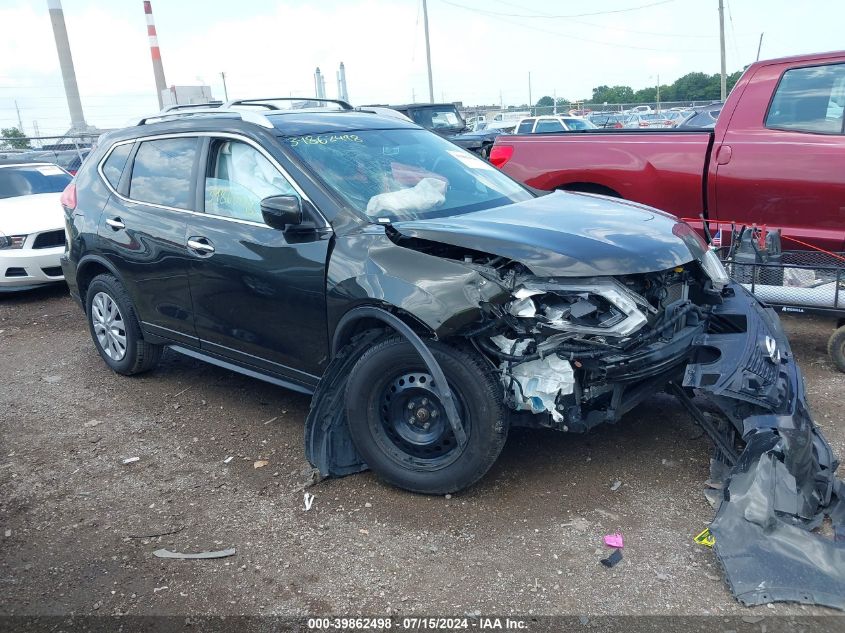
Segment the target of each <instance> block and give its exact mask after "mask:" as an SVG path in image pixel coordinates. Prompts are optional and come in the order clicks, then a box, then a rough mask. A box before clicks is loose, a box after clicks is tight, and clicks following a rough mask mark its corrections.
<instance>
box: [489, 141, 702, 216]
mask: <svg viewBox="0 0 845 633" xmlns="http://www.w3.org/2000/svg"><path fill="white" fill-rule="evenodd" d="M512 139H514V137H509V139H508V140H509V141H510V140H512ZM712 140H713V134H712V132H708V131H706V130H703V131H699V130H686V131H681V130H675V131H665V132H663V131H661V132H655V131H654V130H619V131H613V132H609V131H606V130H584V131H578V132H564V133H552V134H531V135H525V136H520V137H518V140H516V142H513V143H510V144H512V145H513V146H514V153H513V155H512V157H511V160H510V161H508V163H507V164H506V165H505V168H504V171H505V172H506V173H508V174H509V175H510V176H511V177H513V178H516V179H517V180H519V181H521V182H524V183H525V184H527V185H529V186H531V187H535V188H536V189H544V190H548V191H551V190H553V189H568V190H571V191H586V192H588V193H603V194H607V195H612V196H616V197H629V196H628V195H623V194H622V192H625V193H626V194H633V195H631V197H630V199H633V200H636V201H637V202H642V203H643V204H647V205H650V206H653V207H658V208H662V209H666V210H671V211H672V212H673V213H675V214H677V215H680V216H682V217H697V216H698V214H699V213H701V209H702V207H703V205H704V195H705V194H704V189H703V186H702V184H703V183H702V174H703V173H705V171H706V169H707V160H708V155H709V150H710V145H711V142H712ZM503 142H505V141H504V140H503ZM550 154H552V155H551V156H550ZM597 172H601V176H602V177H601V178H600V179H599V178H597V175H598V174H597ZM597 180H600V184H599V182H597Z"/></svg>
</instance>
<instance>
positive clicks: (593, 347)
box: [306, 196, 845, 609]
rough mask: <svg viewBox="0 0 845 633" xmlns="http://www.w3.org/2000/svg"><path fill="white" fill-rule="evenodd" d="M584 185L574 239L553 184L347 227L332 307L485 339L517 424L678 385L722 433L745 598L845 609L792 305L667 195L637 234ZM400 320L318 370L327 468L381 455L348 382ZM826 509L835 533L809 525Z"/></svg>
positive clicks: (431, 331) (715, 529)
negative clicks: (354, 409) (794, 348)
mask: <svg viewBox="0 0 845 633" xmlns="http://www.w3.org/2000/svg"><path fill="white" fill-rule="evenodd" d="M551 197H552V196H549V198H551ZM584 198H585V200H586V201H585V202H583V205H582V206H584V207H587V208H586V209H585V210H584V213H586V214H587V215H586V216H585V217H584V218H583V220H584V221H583V222H582V223H580V224H579V222H578V219H576V220H574V221H573V222H572V223H571V224H570V225H569V226H568V227H567V229H569V231H568V232H567V233H566V240H558V239H557V238H558V237H559V235H552V234H551V233H549V231H546V230H544V228H543V227H542V217H541V215H535V214H536V212H537V210H538V207H542V206H543V201H542V199H539V200H535V201H532V203H528V204H526V205H525V210H524V211H525V212H524V213H523V214H522V215H521V216H520V225H515V224H511V225H507V226H503V224H504V223H505V220H504V218H503V217H497V215H496V213H497V212H496V210H495V209H494V210H491V211H484V212H480V213H471V214H466V215H464V216H461V217H460V218H458V219H457V221H452V220H454V219H449V221H450V222H451V224H445V225H444V224H442V223H439V222H437V221H431V222H429V221H416V222H397V223H395V224H394V225H388V226H370V227H368V228H367V229H366V230H363V231H360V232H359V233H357V234H351V235H348V236H344V237H341V238H338V239H337V242H336V244H335V245H334V249H335V250H334V252H333V255H332V263H331V266H330V269H329V272H328V278H329V287H330V292H329V311H330V314H331V311H332V297H333V296H334V297H335V298H336V299H337V304H338V305H341V304H344V305H347V306H348V305H349V302H350V300H352V301H353V303H354V302H355V301H356V300H357V301H360V304H361V305H374V306H377V307H378V309H381V310H384V311H385V312H387V313H389V314H391V315H394V317H396V316H399V317H403V318H404V319H403V320H405V321H406V322H410V323H411V327H412V328H413V330H415V331H416V335H418V336H419V337H420V339H422V340H426V339H429V340H438V341H440V342H442V343H446V344H449V345H453V346H456V347H460V348H465V349H468V350H471V351H472V352H473V353H474V354H477V355H478V356H479V357H481V358H483V359H484V362H485V363H486V364H487V366H488V369H489V372H492V373H495V375H496V376H497V379H498V381H499V384H500V387H501V390H502V397H503V401H504V403H505V404H506V405H507V408H508V410H509V411H510V412H511V424H512V425H523V426H541V427H547V428H552V429H557V430H560V431H565V432H586V431H588V430H589V429H591V428H593V427H595V426H596V425H598V424H601V423H604V422H615V421H617V420H619V418H620V417H621V416H622V415H624V414H625V413H626V412H628V411H630V410H631V409H632V408H633V407H635V406H636V405H637V404H639V403H640V402H642V401H643V400H645V399H646V398H648V397H649V396H651V395H652V394H654V393H655V392H656V391H659V390H661V389H667V390H668V391H669V392H670V393H674V394H675V395H676V396H677V397H678V398H679V400H680V401H681V402H682V404H683V405H684V406H685V407H686V408H687V409H688V410H689V412H690V413H691V414H692V416H693V418H694V419H695V421H696V422H698V423H699V424H700V425H701V426H702V428H704V430H705V431H706V432H707V433H708V434H709V435H710V437H711V439H712V440H713V441H714V443H715V445H716V450H715V452H714V458H713V476H712V477H711V479H721V480H722V484H723V485H722V492H723V495H722V498H721V500H720V504H719V506H718V511H717V514H716V518H715V520H714V521H713V524H712V526H711V531H712V533H713V534H714V535H715V537H716V544H715V550H716V554H717V556H718V557H719V560H720V561H721V563H722V565H723V566H724V568H725V572H726V576H727V581H728V584H729V586H730V587H731V589H732V591H733V592H734V594H735V595H736V596H737V598H738V599H739V600H741V601H742V602H743V603H745V604H749V605H750V604H761V603H767V602H775V601H797V602H804V603H815V604H821V605H827V606H831V607H836V608H840V609H845V549H844V548H845V503H843V500H842V499H843V496H845V488H843V483H842V482H841V481H840V480H838V479H837V478H836V477H835V471H836V468H837V465H838V463H837V461H836V460H835V458H834V457H833V455H832V452H831V449H830V447H829V445H828V443H827V442H826V440H825V439H824V437H823V436H822V434H821V432H820V431H819V429H818V428H817V427H816V426H815V424H814V423H813V421H812V418H811V415H810V413H809V409H808V406H807V403H806V400H805V394H804V385H803V378H802V375H801V372H800V370H799V368H798V367H797V365H796V363H795V360H794V358H793V355H792V352H791V349H790V347H789V343H788V341H787V339H786V337H785V335H784V333H783V331H782V329H781V326H780V324H779V321H778V318H777V316H776V315H775V314H774V312H772V311H771V310H769V309H767V308H765V307H764V306H762V305H761V304H760V303H759V302H758V301H757V300H756V299H754V298H753V297H752V296H751V295H750V294H748V292H747V291H745V290H744V289H743V288H742V287H740V286H738V285H736V284H733V283H730V282H729V280H728V279H727V277H726V276H724V269H722V268H721V265H720V264H717V262H718V260H717V261H716V262H714V261H713V259H715V258H714V257H713V255H712V253H711V252H710V251H708V250H707V249H706V246H704V245H703V244H701V243H700V241H699V240H698V238H697V237H695V236H693V235H690V234H689V233H688V228H689V227H687V226H686V225H684V224H682V223H677V222H676V221H675V220H674V218H670V217H668V216H665V217H664V216H663V215H662V214H658V213H657V212H653V215H652V216H651V217H650V218H649V223H650V225H649V226H647V227H644V228H642V230H641V233H640V234H639V235H637V231H636V230H635V231H631V230H630V227H626V231H625V232H624V233H625V235H626V239H627V240H628V241H627V242H625V243H622V242H620V241H619V240H617V239H616V237H615V236H617V235H620V234H622V233H623V232H622V231H615V230H614V226H613V225H612V223H613V222H616V221H620V220H618V219H608V218H609V216H602V214H601V213H600V211H601V209H592V213H591V212H590V211H591V210H590V209H589V207H590V205H596V204H599V203H596V202H593V201H592V197H586V196H585V197H584ZM515 206H520V205H515ZM540 210H542V209H540ZM652 211H653V210H652ZM532 213H535V214H532ZM510 217H514V216H513V215H511V216H510ZM605 220H606V221H605ZM624 221H629V220H624ZM603 222H604V224H603ZM573 225H574V226H589V227H591V228H590V231H587V230H584V231H582V232H580V233H579V232H577V231H572V230H571V228H572V226H573ZM656 225H661V226H656ZM526 227H527V228H526ZM677 227H680V228H677ZM632 234H633V235H634V237H633V238H632V237H631V236H632ZM655 235H659V236H665V235H668V236H669V237H667V238H664V241H663V242H662V243H661V244H660V246H661V247H663V248H661V249H655V251H656V252H654V253H653V254H652V256H651V257H649V256H647V255H644V253H647V252H648V250H647V248H646V249H644V248H643V243H642V242H640V243H638V242H637V238H638V237H639V238H642V240H654V236H655ZM653 243H654V242H653V241H652V245H653ZM537 245H539V246H537ZM573 252H575V253H576V254H575V255H573ZM720 269H721V270H720ZM335 319H336V320H335V323H334V324H333V325H337V324H338V323H339V322H341V320H342V315H336V317H335ZM341 324H342V322H341ZM343 329H344V328H343V327H341V328H339V334H342V332H343ZM410 329H411V328H409V331H410ZM386 331H391V328H390V327H389V325H388V324H387V323H381V325H379V323H378V319H375V320H374V321H370V325H369V327H367V328H366V329H363V330H360V331H356V332H354V333H353V334H352V335H351V336H349V337H348V338H347V339H345V340H342V343H343V344H339V345H338V347H337V349H336V350H335V354H334V356H333V359H332V361H331V363H330V365H329V366H328V369H327V371H326V372H325V374H324V376H323V378H322V380H321V382H320V384H319V386H318V388H317V392H316V394H315V397H314V399H313V400H312V409H311V411H310V413H309V416H308V420H307V424H306V453H307V456H308V459H309V461H310V462H311V463H312V464H313V465H314V466H315V467H317V468H318V469H319V470H320V472H321V473H322V474H323V475H324V476H343V475H347V474H351V473H354V472H359V471H361V470H364V469H366V464H364V463H363V460H362V459H361V458H360V457H359V455H358V454H357V452H356V450H355V445H354V443H353V442H352V440H351V438H350V434H349V431H348V429H347V422H346V408H345V404H344V403H345V399H346V397H347V394H346V384H347V381H348V377H349V374H350V372H351V370H352V368H353V366H354V364H355V362H356V360H357V358H358V357H360V355H361V354H362V353H363V351H364V350H366V349H367V348H369V347H370V346H372V345H373V344H374V343H375V342H376V341H378V340H379V339H380V338H383V337H384V336H385V332H386ZM391 333H395V332H392V331H391ZM410 336H414V333H413V332H411V333H410ZM825 517H829V518H830V520H831V521H832V525H833V530H834V534H835V538H834V539H833V540H831V539H826V538H823V537H821V536H819V535H817V534H814V533H812V532H811V530H813V529H815V528H817V527H819V526H820V525H821V523H822V522H823V521H824V519H825Z"/></svg>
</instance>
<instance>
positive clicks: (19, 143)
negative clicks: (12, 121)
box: [0, 127, 32, 149]
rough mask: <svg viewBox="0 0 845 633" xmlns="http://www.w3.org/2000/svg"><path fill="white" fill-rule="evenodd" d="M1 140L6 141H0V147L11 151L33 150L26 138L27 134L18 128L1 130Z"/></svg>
mask: <svg viewBox="0 0 845 633" xmlns="http://www.w3.org/2000/svg"><path fill="white" fill-rule="evenodd" d="M0 138H3V139H6V140H3V141H0V147H6V148H9V149H32V147H31V146H30V144H29V141H28V140H27V138H26V134H24V133H23V132H21V131H20V130H19V129H18V128H16V127H4V128H3V129H0Z"/></svg>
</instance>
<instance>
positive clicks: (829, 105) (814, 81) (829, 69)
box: [766, 64, 845, 134]
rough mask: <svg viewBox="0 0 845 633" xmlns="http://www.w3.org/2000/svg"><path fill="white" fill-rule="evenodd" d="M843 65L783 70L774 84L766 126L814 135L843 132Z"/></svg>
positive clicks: (844, 104) (844, 91)
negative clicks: (775, 88) (777, 82)
mask: <svg viewBox="0 0 845 633" xmlns="http://www.w3.org/2000/svg"><path fill="white" fill-rule="evenodd" d="M843 106H845V64H829V65H826V66H810V67H807V68H793V69H791V70H787V71H786V72H785V73H784V74H783V77H782V78H781V80H780V83H779V84H778V87H777V90H776V91H775V95H774V97H773V98H772V103H771V105H770V106H769V112H768V114H767V115H766V127H768V128H773V129H780V130H792V131H797V132H810V133H815V134H842V133H843V116H842V113H843Z"/></svg>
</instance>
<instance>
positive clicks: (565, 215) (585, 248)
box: [393, 192, 704, 277]
mask: <svg viewBox="0 0 845 633" xmlns="http://www.w3.org/2000/svg"><path fill="white" fill-rule="evenodd" d="M393 226H394V228H395V229H396V230H397V231H399V232H400V233H401V234H402V235H405V236H407V237H414V238H419V239H424V240H430V241H434V242H442V243H444V244H451V245H453V246H460V247H464V248H470V249H473V250H477V251H482V252H485V253H490V254H493V255H499V256H501V257H507V258H508V259H512V260H514V261H518V262H520V263H522V264H524V265H525V266H527V267H528V268H529V269H530V270H531V271H532V272H533V273H534V274H535V275H540V276H545V277H558V276H566V277H586V276H594V275H627V274H632V273H645V272H654V271H659V270H667V269H669V268H672V267H673V266H679V265H682V264H686V263H687V262H690V261H692V260H693V259H696V258H698V257H700V256H701V255H702V253H703V252H704V251H703V249H702V247H701V246H700V244H699V243H698V241H697V239H696V238H694V237H692V236H691V235H689V234H688V233H689V229H688V227H687V226H686V225H684V224H683V223H681V222H679V221H678V219H677V218H675V217H674V216H671V215H669V214H667V213H663V212H662V211H658V210H657V209H652V208H650V207H646V206H643V205H640V204H636V203H632V202H627V201H623V200H615V199H613V198H607V197H604V196H594V195H587V194H579V193H565V192H556V193H553V194H549V195H547V196H542V197H539V198H535V199H532V200H528V201H526V202H520V203H516V204H511V205H506V206H503V207H497V208H495V209H487V210H484V211H476V212H474V213H467V214H464V215H458V216H453V217H447V218H438V219H431V220H409V221H402V222H396V223H394V225H393ZM675 226H680V227H683V229H685V230H680V231H677V233H678V235H676V234H675V233H673V232H672V230H673V228H674V227H675Z"/></svg>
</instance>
